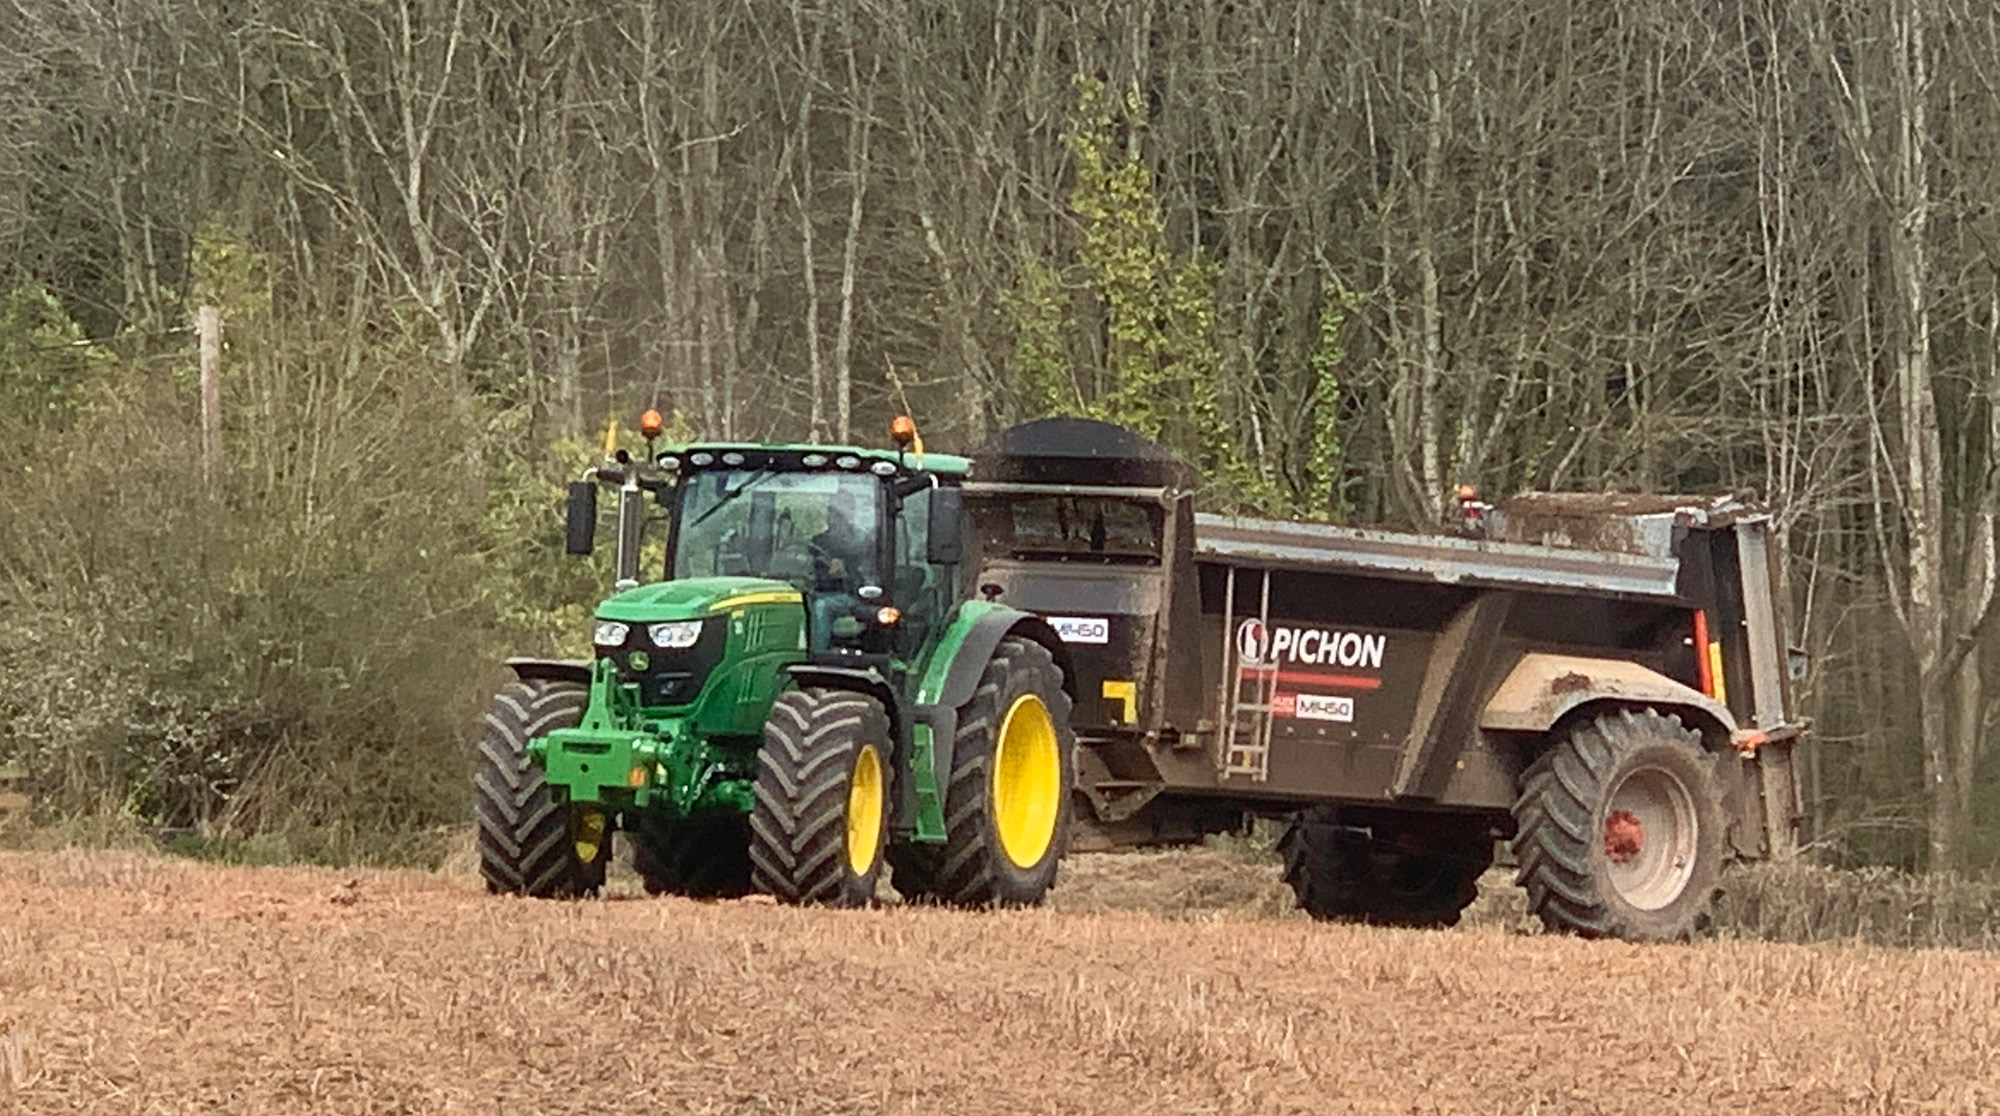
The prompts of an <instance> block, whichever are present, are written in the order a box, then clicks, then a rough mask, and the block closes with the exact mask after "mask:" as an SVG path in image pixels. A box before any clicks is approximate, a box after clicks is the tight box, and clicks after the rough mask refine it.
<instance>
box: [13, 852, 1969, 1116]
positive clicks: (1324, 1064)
mask: <svg viewBox="0 0 2000 1116" xmlns="http://www.w3.org/2000/svg"><path fill="white" fill-rule="evenodd" d="M1147 880H1151V881H1153V883H1154V886H1153V887H1152V888H1150V889H1149V888H1147V887H1145V886H1144V884H1145V881H1147ZM1275 886H1276V881H1275V879H1274V874H1273V873H1272V872H1271V871H1270V870H1269V869H1268V868H1265V867H1261V866H1245V865H1242V864H1240V862H1237V861H1235V860H1233V859H1232V858H1229V857H1227V856H1226V855H1223V854H1218V853H1214V852H1194V853H1176V854H1167V855H1163V856H1146V857H1111V856H1107V857H1096V858H1086V857H1079V858H1077V859H1076V861H1075V863H1074V864H1073V865H1072V866H1071V869H1070V871H1069V875H1068V878H1067V879H1066V881H1065V883H1064V885H1063V887H1062V888H1061V889H1060V892H1059V896H1058V898H1059V901H1058V903H1057V904H1056V906H1055V907H1054V908H1052V909H1044V910H1035V911H1015V912H992V913H963V912H953V911H943V910H934V909H923V908H913V907H901V906H888V907H884V908H882V909H877V910H869V911H852V912H833V911H809V910H794V909H788V908H781V907H776V906H772V905H770V904H768V903H760V902H753V901H744V902H730V903H696V902H690V901H684V900H671V899H657V900H656V899H645V898H641V897H637V896H635V895H633V894H632V889H631V887H630V885H629V882H628V881H620V882H618V883H617V885H616V886H614V887H613V888H612V889H611V892H612V894H610V895H609V896H607V897H606V898H603V899H598V900H591V901H585V902H578V903H538V902H531V901H523V900H517V899H507V898H490V897H488V896H486V895H484V894H483V893H481V891H480V889H479V887H478V883H477V881H476V880H475V879H473V878H471V877H470V876H469V875H467V874H466V873H464V872H463V871H446V872H441V873H424V872H412V871H362V872H336V871H331V870H322V869H306V868H231V867H218V866H213V865H203V864H197V863H194V862H190V861H182V860H173V859H168V858H165V857H161V856H154V855H147V854H139V853H120V852H39V853H11V854H0V1112H31V1113H43V1112H103V1113H125V1112H133V1113H181V1112H196V1111H201V1112H211V1111H229V1112H236V1113H246V1114H265V1113H274V1114H275V1113H308V1112H310V1113H403V1112H422V1113H459V1112H463V1113H479V1114H485V1113H524V1114H526V1113H537V1114H560V1113H584V1112H589V1113H607V1112H620V1111H636V1112H648V1113H682V1112H685V1113H857V1114H858V1113H869V1114H873V1113H913V1114H914V1113H923V1114H926V1116H930V1114H967V1116H971V1114H983V1113H992V1114H1007V1116H1015V1114H1023V1113H1102V1114H1118V1116H1126V1114H1142V1113H1143V1114H1149V1116H1150V1114H1153V1113H1210V1112H1215V1113H1224V1112H1228V1113H1286V1112H1300V1113H1304V1112H1314V1113H1348V1112H1353V1113H1396V1114H1409V1113H1433V1112H1435V1113H1530V1112H1536V1113H1646V1114H1649V1116H1653V1114H1658V1113H1663V1112H1676V1113H1720V1112H1727V1113H1732V1114H1738V1116H1749V1114H1758V1113H1772V1114H1778V1113H1783V1114H1787V1116H1803V1114H1814V1113H1853V1112H1910V1113H1917V1112H1926V1113H1928V1112H1939V1113H1987V1112H1994V1111H2000V957H1995V956H1992V955H1987V954H1979V953H1962V952H1950V951H1912V952H1891V951H1886V950H1880V949H1873V948H1856V947H1833V946H1781V945H1768V944H1759V943H1741V942H1709V943H1703V944H1697V945H1692V946H1675V947H1635V946H1628V945H1623V944H1619V943H1609V942H1584V941H1576V940H1570V939H1565V938H1557V937H1549V936H1542V935H1536V934H1522V933H1519V932H1516V931H1513V930H1510V929H1508V928H1507V922H1508V919H1507V918H1506V917H1501V918H1498V919H1490V920H1485V921H1486V924H1485V925H1483V926H1480V927H1475V928H1472V929H1465V930H1458V931H1451V932H1433V933H1423V932H1407V931H1392V930H1379V929H1369V928H1362V927H1348V926H1333V925H1323V924H1318V923H1314V922H1311V921H1310V920H1307V919H1304V918H1301V917H1298V916H1297V915H1296V913H1295V912H1291V913H1288V912H1287V910H1286V906H1287V904H1286V903H1285V902H1284V901H1283V898H1282V894H1281V893H1278V892H1274V891H1273V890H1272V888H1273V887H1275ZM1175 896H1178V897H1179V898H1178V899H1176V898H1174V897H1175ZM1149 907H1152V908H1159V909H1163V910H1168V911H1171V912H1174V913H1172V914H1170V915H1163V914H1161V913H1157V911H1156V910H1148V909H1143V908H1149ZM1134 908H1141V909H1134Z"/></svg>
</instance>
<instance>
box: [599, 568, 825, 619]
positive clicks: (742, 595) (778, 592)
mask: <svg viewBox="0 0 2000 1116" xmlns="http://www.w3.org/2000/svg"><path fill="white" fill-rule="evenodd" d="M801 599H802V598H801V596H800V593H799V590H798V587H797V586H794V585H791V584H789V583H787V582H783V581H772V580H770V579H768V578H761V577H695V578H687V579H685V580H681V581H660V582H655V583H653V584H651V585H641V586H639V587H637V588H635V589H627V590H625V591H624V592H623V593H619V594H616V595H615V596H611V597H607V598H606V599H605V600H604V603H602V604H600V605H598V606H597V618H598V619H599V620H621V621H624V622H626V623H650V622H654V621H661V620H693V619H695V618H697V617H702V616H708V615H712V614H714V613H718V612H728V611H730V610H731V609H735V608H741V607H743V606H745V605H758V604H781V603H785V602H793V603H796V602H798V601H800V600H801Z"/></svg>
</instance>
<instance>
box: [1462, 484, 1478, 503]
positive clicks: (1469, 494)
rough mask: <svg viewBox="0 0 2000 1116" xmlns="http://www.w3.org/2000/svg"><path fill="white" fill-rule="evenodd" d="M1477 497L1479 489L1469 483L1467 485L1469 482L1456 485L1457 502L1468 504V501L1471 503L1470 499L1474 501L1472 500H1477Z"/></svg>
mask: <svg viewBox="0 0 2000 1116" xmlns="http://www.w3.org/2000/svg"><path fill="white" fill-rule="evenodd" d="M1477 499H1479V490H1478V489H1477V488H1474V487H1473V486H1471V485H1469V484H1461V485H1459V486H1458V502H1459V503H1461V504H1469V503H1471V502H1472V501H1474V500H1477Z"/></svg>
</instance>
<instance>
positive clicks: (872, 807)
mask: <svg viewBox="0 0 2000 1116" xmlns="http://www.w3.org/2000/svg"><path fill="white" fill-rule="evenodd" d="M882 798H883V795H882V754H881V753H880V752H877V751H876V750H875V745H873V744H863V745H862V746H861V753H860V754H859V755H857V756H855V757H854V773H853V775H852V776H850V777H849V779H848V781H847V867H848V869H849V870H850V871H852V872H853V873H854V874H855V875H857V876H865V875H867V874H868V870H869V869H870V868H873V867H875V857H876V854H878V853H880V852H881V851H882Z"/></svg>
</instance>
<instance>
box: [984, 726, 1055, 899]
mask: <svg viewBox="0 0 2000 1116" xmlns="http://www.w3.org/2000/svg"><path fill="white" fill-rule="evenodd" d="M1061 812H1062V751H1061V748H1060V746H1059V745H1058V744H1057V743H1056V724H1055V721H1054V720H1053V719H1052V718H1050V716H1049V707H1048V706H1047V705H1045V704H1043V703H1042V699H1041V698H1040V697H1039V696H1037V695H1035V694H1022V695H1021V696H1020V697H1017V698H1015V699H1014V704H1012V705H1010V706H1008V707H1007V715H1006V716H1005V717H1003V718H1001V720H1000V737H999V739H998V741H996V742H995V744H994V748H993V828H994V829H995V830H996V831H998V833H999V835H1000V849H1001V851H1003V852H1005V853H1006V854H1007V859H1008V860H1010V861H1012V862H1013V863H1014V865H1015V867H1018V868H1032V867H1034V866H1035V865H1037V864H1040V863H1041V862H1042V857H1043V856H1044V855H1046V854H1047V853H1048V851H1049V843H1050V842H1052V841H1054V840H1055V836H1056V816H1057V815H1058V814H1060V813H1061Z"/></svg>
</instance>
